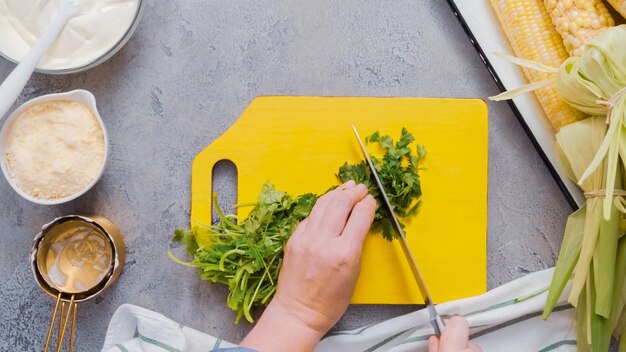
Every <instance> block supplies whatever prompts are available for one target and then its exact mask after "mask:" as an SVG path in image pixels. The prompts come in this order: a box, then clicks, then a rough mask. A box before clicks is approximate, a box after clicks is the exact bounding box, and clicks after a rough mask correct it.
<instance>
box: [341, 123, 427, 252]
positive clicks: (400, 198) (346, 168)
mask: <svg viewBox="0 0 626 352" xmlns="http://www.w3.org/2000/svg"><path fill="white" fill-rule="evenodd" d="M413 141H415V137H413V135H412V134H411V133H409V131H407V129H406V128H402V132H401V134H400V139H399V140H398V141H397V142H395V143H394V140H393V138H391V136H381V135H380V133H379V132H375V133H374V134H372V135H370V136H367V137H366V138H365V142H366V143H368V144H369V143H378V144H380V146H381V147H382V148H383V149H384V150H385V154H384V155H383V157H382V160H380V159H378V158H376V157H374V156H371V157H370V158H371V159H372V164H374V167H375V168H376V172H377V173H378V176H379V177H380V181H381V182H382V184H383V187H384V188H385V191H386V192H387V196H388V197H389V202H390V203H391V205H392V206H393V208H394V212H395V213H396V215H397V216H398V217H409V216H411V215H415V213H417V211H418V210H419V207H420V205H421V200H420V198H421V196H422V186H421V183H420V178H419V174H418V170H420V168H419V164H420V162H421V161H422V160H423V159H424V157H426V149H425V148H424V146H423V145H421V144H418V145H417V146H416V149H415V154H413V153H412V152H411V143H413ZM337 178H338V179H339V180H340V181H341V182H342V183H343V182H347V181H348V180H354V181H355V182H356V183H363V184H364V185H366V186H367V188H368V190H369V193H370V194H371V195H372V196H374V198H376V201H377V204H378V206H377V207H376V215H375V216H374V223H373V224H372V230H373V231H374V232H379V231H380V232H382V234H383V237H385V238H386V239H387V240H389V241H391V240H393V239H394V238H397V237H398V236H399V233H398V231H397V230H396V228H395V226H394V223H393V220H392V219H391V215H390V214H389V210H388V209H387V207H386V206H385V205H384V199H383V197H382V194H381V193H380V190H379V188H378V185H377V184H376V180H375V179H374V177H373V175H372V172H371V171H370V168H369V166H368V165H367V161H366V160H363V161H362V162H361V163H359V164H354V165H349V164H348V163H345V164H343V165H342V166H341V167H340V168H339V173H338V174H337ZM400 225H401V226H403V227H404V225H403V224H400Z"/></svg>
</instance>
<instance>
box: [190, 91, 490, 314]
mask: <svg viewBox="0 0 626 352" xmlns="http://www.w3.org/2000/svg"><path fill="white" fill-rule="evenodd" d="M352 124H354V125H355V126H356V127H357V128H358V130H359V132H360V134H361V135H362V136H365V135H369V134H371V133H373V132H375V131H380V132H381V133H383V134H390V135H392V136H393V137H394V138H397V137H398V136H399V135H400V130H401V128H402V127H406V128H407V129H408V130H409V131H410V132H411V133H413V134H414V136H415V137H416V141H417V142H419V143H421V144H423V145H424V146H425V147H426V152H427V157H426V160H425V162H424V163H423V166H424V167H425V170H423V171H421V174H420V176H421V180H422V189H423V197H422V199H423V203H422V207H421V210H420V212H419V213H418V214H417V215H416V216H415V217H414V218H413V219H412V220H411V221H404V222H405V224H406V225H407V226H406V233H407V239H408V241H409V246H410V247H411V249H412V251H413V253H414V255H415V258H416V260H417V264H418V266H419V268H420V270H421V272H422V275H423V276H424V279H425V281H426V284H427V286H428V289H429V291H430V294H431V296H432V298H433V301H435V303H441V302H444V301H449V300H454V299H459V298H464V297H468V296H473V295H477V294H480V293H483V292H485V290H486V283H487V274H486V271H487V258H486V251H487V248H486V242H487V239H486V236H487V107H486V105H485V103H484V102H483V101H482V100H478V99H425V98H358V97H346V98H344V97H259V98H256V99H255V100H254V101H253V102H252V103H251V104H250V105H249V106H248V108H247V109H246V110H245V111H244V112H243V114H242V115H241V117H240V118H239V120H237V122H236V123H235V124H234V125H233V126H232V127H231V128H230V129H229V130H228V131H226V132H225V133H224V134H223V135H222V136H220V137H219V138H217V139H216V140H215V141H214V142H213V143H211V144H210V145H209V146H208V147H206V148H205V149H204V150H203V151H202V152H200V154H198V155H197V156H196V158H195V159H194V161H193V167H192V180H191V181H192V182H191V187H192V189H191V191H192V192H191V225H192V226H193V224H194V223H196V222H201V223H210V221H211V175H212V170H213V166H214V165H215V164H216V163H217V162H218V161H220V160H222V159H228V160H230V161H232V162H233V163H234V164H235V165H236V167H237V174H238V202H239V203H248V202H254V201H256V198H257V196H258V194H259V192H260V190H261V186H262V185H263V183H265V182H266V181H271V182H272V183H273V184H274V185H275V186H276V188H277V189H280V190H284V191H287V192H289V193H290V194H292V195H297V194H302V193H306V192H314V193H322V192H324V191H326V190H327V189H328V188H329V187H330V186H332V185H336V184H337V183H338V181H337V179H336V178H335V173H336V172H337V170H338V168H339V167H340V166H341V165H342V164H343V163H344V162H346V161H347V162H348V163H357V162H359V161H360V160H362V154H361V152H360V150H359V147H358V144H357V141H356V139H355V137H354V134H353V132H352V128H351V125H352ZM370 147H371V148H370V151H371V152H372V154H373V155H379V154H378V153H380V150H378V149H377V148H376V147H375V146H370ZM249 210H250V208H249V207H246V208H240V209H239V214H238V215H239V216H245V215H246V213H247V212H248V211H249ZM361 263H362V264H361V265H362V270H361V276H360V279H359V281H358V284H357V288H356V291H355V293H354V296H353V298H352V303H366V304H387V303H389V304H416V303H423V299H422V297H421V296H420V294H419V291H418V289H417V286H416V284H415V282H414V280H413V277H412V275H411V272H410V270H409V267H408V265H407V264H406V260H405V258H404V255H403V253H402V250H401V248H400V246H399V245H398V243H395V242H394V243H390V242H387V241H385V240H384V239H383V238H382V236H381V235H380V234H371V235H369V236H368V238H367V240H366V242H365V245H364V248H363V256H362V259H361Z"/></svg>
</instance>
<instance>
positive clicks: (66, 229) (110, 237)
mask: <svg viewBox="0 0 626 352" xmlns="http://www.w3.org/2000/svg"><path fill="white" fill-rule="evenodd" d="M82 228H84V229H90V230H93V231H94V232H95V233H96V234H97V235H98V236H100V238H101V239H102V245H103V246H104V247H106V250H108V251H109V252H108V253H110V259H109V260H107V261H106V264H105V265H106V268H105V269H103V270H102V272H101V273H99V274H100V275H99V276H98V277H97V278H94V277H83V278H81V279H82V280H83V282H82V283H78V284H74V285H70V286H71V287H67V286H65V287H64V286H62V285H60V284H59V281H58V278H57V279H55V278H54V276H55V275H57V273H52V272H54V270H57V269H58V268H56V269H55V268H54V265H55V264H54V263H55V261H57V264H58V262H59V261H60V260H59V259H58V258H59V257H61V256H63V257H64V258H65V259H66V258H67V257H68V254H67V253H66V251H68V250H74V251H83V253H79V254H82V255H85V256H89V255H93V254H94V253H85V251H88V249H85V248H80V247H78V246H76V243H74V244H72V240H71V238H69V240H68V238H67V237H68V233H70V232H71V231H73V230H80V229H82ZM71 236H75V233H73V234H71V235H70V236H69V237H71ZM75 242H76V241H75ZM59 244H61V245H60V246H59ZM72 246H73V248H72ZM69 256H71V255H69ZM80 259H84V258H76V260H77V261H78V260H80ZM92 259H93V258H92ZM69 261H70V262H71V261H72V260H69ZM125 261H126V247H125V245H124V239H123V238H122V235H121V233H120V231H119V229H118V228H117V227H116V226H115V225H114V224H113V223H112V222H111V221H109V220H107V219H105V218H103V217H101V216H82V215H68V216H63V217H60V218H57V219H54V220H53V221H52V222H50V223H49V224H46V225H44V226H43V228H42V229H41V232H40V233H39V234H38V235H37V236H36V237H35V239H34V241H33V247H32V249H31V252H30V265H31V270H32V271H33V275H34V276H35V280H36V281H37V284H39V286H40V287H41V289H42V290H44V291H45V292H46V293H47V294H49V295H50V296H52V297H54V298H57V297H58V296H59V294H60V295H61V300H62V301H69V299H70V296H72V295H73V296H74V302H82V301H85V300H88V299H90V298H93V297H94V296H96V295H98V294H100V293H101V292H102V291H103V290H104V289H105V288H107V287H109V286H111V284H113V282H115V280H117V278H118V277H119V276H120V274H121V273H122V269H123V268H124V263H125ZM70 264H76V263H67V260H66V264H65V265H66V266H67V265H70ZM83 264H84V263H83ZM69 270H74V271H75V272H77V273H78V277H79V276H80V275H81V274H83V275H84V274H85V273H87V274H89V272H88V271H85V270H84V269H83V268H82V267H80V266H76V267H70V268H69ZM74 271H73V272H74ZM87 276H89V275H87Z"/></svg>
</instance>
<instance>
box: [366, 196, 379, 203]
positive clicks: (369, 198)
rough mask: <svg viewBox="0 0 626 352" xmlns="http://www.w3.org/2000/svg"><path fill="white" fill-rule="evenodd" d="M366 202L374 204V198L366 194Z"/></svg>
mask: <svg viewBox="0 0 626 352" xmlns="http://www.w3.org/2000/svg"><path fill="white" fill-rule="evenodd" d="M365 198H366V199H367V200H368V201H370V202H376V199H375V198H374V196H372V195H371V194H368V195H367V197H365Z"/></svg>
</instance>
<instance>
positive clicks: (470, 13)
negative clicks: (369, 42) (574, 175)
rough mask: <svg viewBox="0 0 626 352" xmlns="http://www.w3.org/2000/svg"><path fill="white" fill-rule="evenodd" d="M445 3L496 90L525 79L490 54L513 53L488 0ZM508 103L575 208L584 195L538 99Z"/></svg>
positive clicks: (528, 97) (525, 97)
mask: <svg viewBox="0 0 626 352" xmlns="http://www.w3.org/2000/svg"><path fill="white" fill-rule="evenodd" d="M448 4H449V5H450V7H451V8H452V11H453V12H454V15H455V16H456V17H457V19H458V20H459V22H460V23H461V26H463V29H464V30H465V32H466V33H467V36H468V37H469V39H470V41H471V42H472V44H473V45H474V47H475V48H476V51H478V55H480V58H481V59H482V60H483V62H484V63H485V65H486V66H487V69H488V70H489V73H491V76H492V77H493V79H494V80H495V81H496V84H497V85H498V87H499V88H500V90H502V91H505V90H507V89H512V88H516V87H519V86H521V85H523V84H526V83H528V81H527V80H526V78H525V77H524V74H523V72H522V70H521V69H520V68H519V67H517V66H516V65H514V64H512V63H510V62H508V61H506V60H503V59H501V58H499V57H497V56H495V54H494V53H496V52H504V53H509V54H513V51H512V50H511V48H510V47H509V44H508V41H507V39H506V37H505V36H504V33H503V32H502V30H501V28H500V24H499V23H498V19H497V18H496V14H495V13H494V12H493V9H492V8H491V5H490V4H489V1H488V0H448ZM509 105H510V106H511V109H512V110H513V112H514V113H515V115H516V116H517V118H518V120H519V121H520V123H521V124H522V126H523V127H524V129H525V130H526V133H527V134H528V136H529V137H530V139H531V141H532V143H533V144H534V145H535V148H537V151H538V152H539V154H540V155H541V158H542V159H543V161H544V162H545V163H546V165H547V166H548V168H549V169H550V172H551V173H552V175H553V176H554V178H555V179H556V181H557V183H558V184H559V187H560V188H561V191H563V194H564V195H565V197H566V198H567V200H568V202H569V203H570V205H572V208H574V209H577V208H578V207H579V206H581V205H582V204H583V203H584V201H585V198H584V196H583V194H582V192H581V190H580V188H578V186H577V185H576V184H575V183H573V182H571V181H570V180H569V179H568V178H567V177H566V176H565V173H564V171H563V168H562V167H561V165H560V162H559V160H558V157H557V155H556V150H555V142H556V141H555V138H554V130H553V129H552V126H551V125H550V122H549V121H548V118H547V117H546V116H545V114H544V112H543V109H542V108H541V105H540V104H539V101H538V100H537V98H536V97H535V95H534V94H525V95H523V96H520V97H517V98H515V99H513V100H512V101H509Z"/></svg>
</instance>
